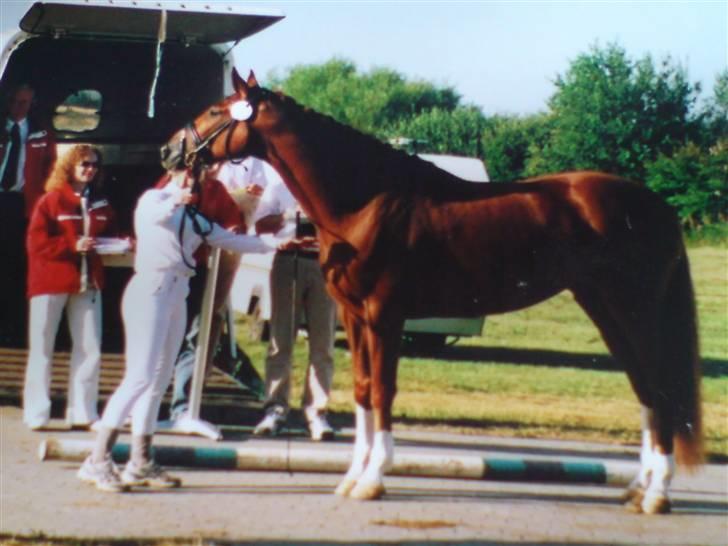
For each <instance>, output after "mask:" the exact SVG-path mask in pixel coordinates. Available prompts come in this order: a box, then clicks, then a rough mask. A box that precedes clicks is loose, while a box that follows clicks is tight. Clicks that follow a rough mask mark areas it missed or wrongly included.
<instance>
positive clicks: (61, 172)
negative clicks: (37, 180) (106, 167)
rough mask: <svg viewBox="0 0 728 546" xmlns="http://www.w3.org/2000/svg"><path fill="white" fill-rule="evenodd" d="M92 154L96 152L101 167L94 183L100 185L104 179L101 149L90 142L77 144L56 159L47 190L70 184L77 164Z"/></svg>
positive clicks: (46, 184) (47, 182)
mask: <svg viewBox="0 0 728 546" xmlns="http://www.w3.org/2000/svg"><path fill="white" fill-rule="evenodd" d="M91 154H95V155H96V158H97V161H98V162H99V166H98V167H99V168H98V170H97V171H96V176H95V177H94V179H93V182H92V185H93V186H99V185H100V183H101V179H102V173H101V161H102V156H101V151H100V150H99V149H98V148H97V147H96V146H91V145H90V144H76V145H75V146H73V147H72V148H71V149H70V150H68V152H66V153H65V154H63V155H62V156H61V157H59V158H58V159H57V160H56V162H55V164H54V165H53V170H52V171H51V174H50V175H49V176H48V180H47V181H46V183H45V191H52V190H59V189H61V188H62V187H63V186H65V185H66V184H69V185H70V184H71V183H72V182H73V172H74V169H75V168H76V165H77V164H79V163H80V162H81V161H83V159H84V158H86V157H88V156H89V155H91Z"/></svg>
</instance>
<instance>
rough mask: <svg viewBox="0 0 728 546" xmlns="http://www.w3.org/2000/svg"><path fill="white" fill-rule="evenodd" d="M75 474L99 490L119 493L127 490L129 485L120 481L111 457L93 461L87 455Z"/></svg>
mask: <svg viewBox="0 0 728 546" xmlns="http://www.w3.org/2000/svg"><path fill="white" fill-rule="evenodd" d="M76 476H77V477H78V479H79V480H81V481H83V482H86V483H92V484H94V485H95V486H96V489H98V490H100V491H110V492H112V493H121V492H123V491H128V490H129V487H128V486H126V485H124V484H123V483H122V482H121V479H120V478H119V471H118V470H117V469H116V465H114V462H113V461H112V460H111V457H106V459H104V461H103V462H101V463H94V462H92V461H91V456H90V455H89V456H88V457H86V460H85V461H84V462H83V464H82V465H81V468H79V469H78V473H77V474H76Z"/></svg>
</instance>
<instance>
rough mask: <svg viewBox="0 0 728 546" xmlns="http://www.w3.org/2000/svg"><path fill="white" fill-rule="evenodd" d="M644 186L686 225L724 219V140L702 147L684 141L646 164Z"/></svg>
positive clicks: (727, 162)
mask: <svg viewBox="0 0 728 546" xmlns="http://www.w3.org/2000/svg"><path fill="white" fill-rule="evenodd" d="M647 185H648V186H649V187H650V188H651V189H652V190H654V191H656V192H657V193H659V194H661V195H662V196H663V197H665V199H666V200H667V202H668V203H670V204H671V205H673V206H674V207H675V208H676V209H677V211H678V214H679V215H680V218H681V219H682V221H683V223H684V224H685V225H686V226H687V227H690V228H696V227H698V226H699V225H701V224H705V223H713V222H725V221H727V220H728V139H725V140H722V141H719V142H718V143H717V144H715V145H714V146H712V147H710V148H709V149H707V150H705V149H703V148H701V147H700V146H698V145H696V144H693V143H688V144H687V145H685V146H683V147H682V148H680V149H678V150H676V151H675V153H674V154H673V155H672V156H667V155H660V156H658V157H657V159H656V160H655V161H654V162H651V163H650V164H648V165H647Z"/></svg>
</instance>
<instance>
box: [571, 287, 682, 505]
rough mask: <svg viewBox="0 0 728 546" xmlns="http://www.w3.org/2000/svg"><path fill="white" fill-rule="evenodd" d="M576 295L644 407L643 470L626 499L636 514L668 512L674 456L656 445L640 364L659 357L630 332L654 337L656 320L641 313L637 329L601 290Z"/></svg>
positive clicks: (645, 374) (647, 385)
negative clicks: (640, 512)
mask: <svg viewBox="0 0 728 546" xmlns="http://www.w3.org/2000/svg"><path fill="white" fill-rule="evenodd" d="M602 286H603V285H602ZM574 296H575V298H576V301H577V302H578V303H579V305H581V307H582V308H583V309H584V311H585V312H586V313H587V315H589V317H590V318H591V319H592V321H593V322H594V324H595V325H596V326H597V328H598V329H599V331H600V332H601V334H602V338H603V339H604V342H605V343H606V345H607V347H608V348H609V350H610V352H611V353H612V356H614V358H615V359H616V360H617V361H618V362H620V363H621V364H622V365H623V366H624V367H625V370H626V371H627V376H628V378H629V380H630V384H631V385H632V389H633V390H634V392H635V394H636V395H637V398H638V399H639V401H640V403H641V404H642V415H641V423H642V426H641V428H642V447H641V450H640V470H639V472H638V474H637V476H636V477H635V478H634V480H633V481H632V483H630V485H629V486H628V487H627V490H626V491H625V493H624V495H623V500H624V501H626V502H627V503H628V506H629V507H630V508H633V509H635V510H637V511H644V512H647V513H657V512H666V511H669V509H670V503H669V500H668V496H667V490H668V487H669V483H670V479H671V477H672V474H673V471H674V462H673V458H672V455H669V454H666V453H665V452H664V450H663V449H662V448H657V446H656V445H655V437H654V431H655V422H654V412H653V409H652V408H651V406H652V396H651V390H650V382H649V376H648V374H649V373H650V372H649V371H647V370H645V369H644V367H643V366H641V365H640V363H641V362H645V361H647V360H649V359H654V358H656V354H655V353H654V352H653V351H646V343H645V342H646V340H645V339H643V340H642V343H641V344H640V343H638V344H637V347H640V349H636V348H635V343H634V341H633V339H632V336H631V335H630V334H629V333H628V332H632V335H633V336H645V337H646V338H648V339H649V338H652V335H653V334H652V333H651V332H649V330H650V326H649V325H650V324H651V323H654V320H651V319H650V318H649V315H645V314H643V313H640V317H638V318H636V322H639V323H641V324H639V326H638V325H637V324H634V323H632V320H630V319H627V317H628V316H630V315H631V317H632V319H635V315H634V313H630V314H627V313H625V312H622V311H620V310H619V304H618V303H617V302H615V299H613V298H611V297H609V295H608V294H605V292H604V291H601V290H600V292H599V293H598V292H597V290H591V289H584V288H582V289H578V290H574ZM630 323H632V324H630ZM663 445H664V444H663ZM671 447H672V445H671V443H670V444H669V448H670V451H669V452H668V453H671V452H672V449H671ZM653 478H654V479H653ZM648 492H649V494H648Z"/></svg>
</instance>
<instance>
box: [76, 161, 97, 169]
mask: <svg viewBox="0 0 728 546" xmlns="http://www.w3.org/2000/svg"><path fill="white" fill-rule="evenodd" d="M79 165H80V166H81V167H83V168H84V169H91V168H93V169H97V168H98V167H99V164H98V162H97V161H81V163H79Z"/></svg>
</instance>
